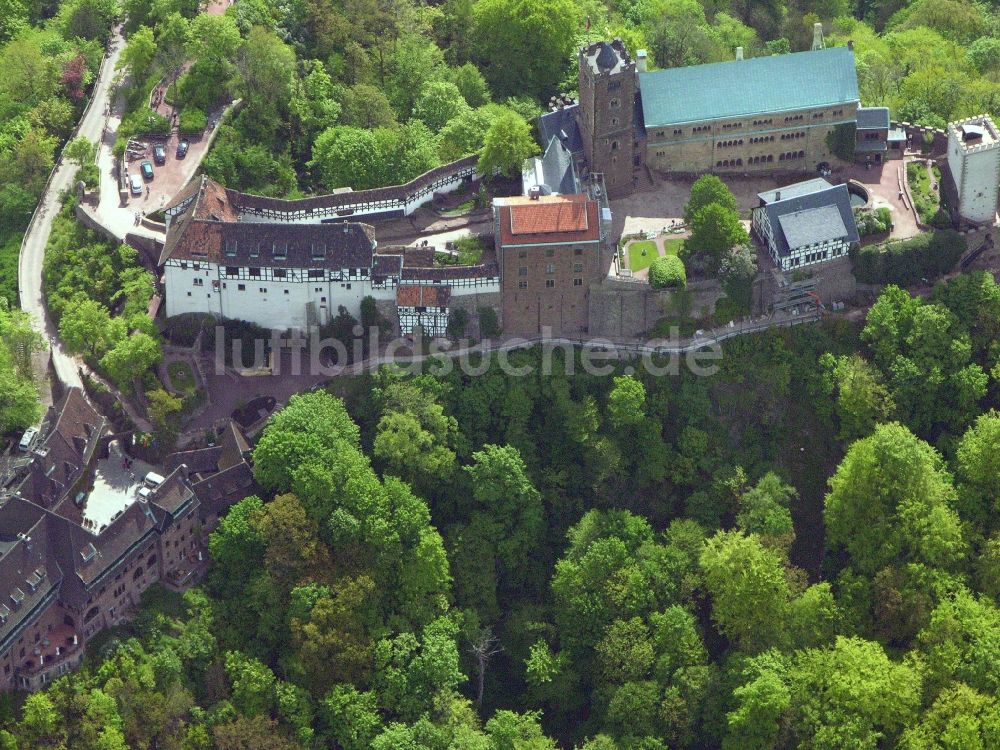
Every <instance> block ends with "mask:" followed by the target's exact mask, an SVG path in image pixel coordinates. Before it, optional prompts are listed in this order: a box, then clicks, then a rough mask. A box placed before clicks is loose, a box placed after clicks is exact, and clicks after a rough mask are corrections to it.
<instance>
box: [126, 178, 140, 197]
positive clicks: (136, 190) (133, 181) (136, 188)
mask: <svg viewBox="0 0 1000 750" xmlns="http://www.w3.org/2000/svg"><path fill="white" fill-rule="evenodd" d="M128 186H129V189H130V190H131V191H132V195H142V180H140V179H139V175H137V174H133V175H129V178H128Z"/></svg>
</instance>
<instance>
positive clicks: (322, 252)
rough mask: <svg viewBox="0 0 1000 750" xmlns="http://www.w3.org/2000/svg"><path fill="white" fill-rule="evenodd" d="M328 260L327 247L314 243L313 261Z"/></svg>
mask: <svg viewBox="0 0 1000 750" xmlns="http://www.w3.org/2000/svg"><path fill="white" fill-rule="evenodd" d="M324 258H326V245H317V244H315V243H313V246H312V259H313V260H323V259H324Z"/></svg>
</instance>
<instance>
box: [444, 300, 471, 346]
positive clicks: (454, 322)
mask: <svg viewBox="0 0 1000 750" xmlns="http://www.w3.org/2000/svg"><path fill="white" fill-rule="evenodd" d="M468 325H469V312H468V311H467V310H465V309H464V308H461V307H458V308H455V309H454V310H452V311H451V314H450V315H449V316H448V330H447V333H448V335H449V336H450V337H451V338H453V339H460V338H462V336H464V335H465V328H466V326H468Z"/></svg>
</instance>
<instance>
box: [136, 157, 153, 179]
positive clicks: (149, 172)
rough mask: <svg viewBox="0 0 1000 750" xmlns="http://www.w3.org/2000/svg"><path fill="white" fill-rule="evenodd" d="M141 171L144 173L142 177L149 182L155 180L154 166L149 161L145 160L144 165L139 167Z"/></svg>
mask: <svg viewBox="0 0 1000 750" xmlns="http://www.w3.org/2000/svg"><path fill="white" fill-rule="evenodd" d="M139 169H140V170H141V171H142V176H143V177H144V178H146V179H147V180H151V179H153V165H152V163H151V162H150V161H149V159H143V160H142V164H140V165H139Z"/></svg>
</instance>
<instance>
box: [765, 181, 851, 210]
mask: <svg viewBox="0 0 1000 750" xmlns="http://www.w3.org/2000/svg"><path fill="white" fill-rule="evenodd" d="M832 187H833V185H831V184H830V183H829V182H827V181H826V180H824V179H823V178H822V177H814V178H813V179H811V180H803V181H802V182H796V183H793V184H791V185H782V186H781V187H779V188H775V189H774V190H765V191H764V192H763V193H757V197H758V198H760V205H762V206H763V205H766V204H768V203H774V202H775V201H777V200H783V201H786V200H789V199H791V198H798V197H800V196H803V195H810V194H811V193H816V192H819V191H821V190H827V189H829V188H832ZM779 196H780V197H779Z"/></svg>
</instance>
